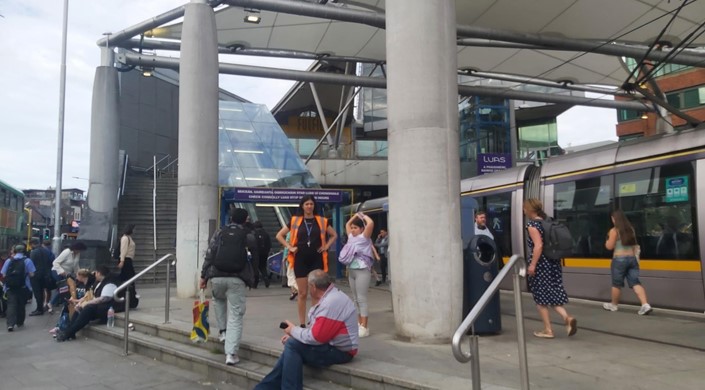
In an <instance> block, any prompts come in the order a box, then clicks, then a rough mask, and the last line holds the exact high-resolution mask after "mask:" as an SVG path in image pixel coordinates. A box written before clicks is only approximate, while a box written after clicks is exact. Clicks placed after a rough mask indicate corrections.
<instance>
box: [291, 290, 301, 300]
mask: <svg viewBox="0 0 705 390" xmlns="http://www.w3.org/2000/svg"><path fill="white" fill-rule="evenodd" d="M298 296H299V292H298V291H294V292H293V293H291V295H290V296H289V300H290V301H293V300H294V299H296V297H298Z"/></svg>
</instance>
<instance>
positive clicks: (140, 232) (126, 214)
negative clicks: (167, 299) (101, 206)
mask: <svg viewBox="0 0 705 390" xmlns="http://www.w3.org/2000/svg"><path fill="white" fill-rule="evenodd" d="M177 184H178V181H177V178H175V177H161V178H158V179H157V213H156V214H157V255H156V258H155V257H154V235H153V228H152V227H153V222H152V191H153V189H154V180H152V178H151V177H148V176H143V175H141V174H132V175H130V174H128V176H127V178H126V179H125V193H124V194H123V196H122V197H121V198H120V204H119V206H118V229H119V230H118V231H119V235H121V234H122V230H124V229H125V226H127V225H129V224H135V232H134V234H133V235H132V239H133V240H134V241H135V245H136V251H135V258H134V259H133V262H134V266H135V272H140V271H142V270H143V269H145V268H147V267H148V266H149V265H150V264H152V263H153V262H154V261H155V260H156V259H158V258H160V257H162V256H164V255H166V254H167V253H176V252H175V251H176V206H177V205H176V199H177V192H178V191H177ZM171 277H172V281H173V280H175V277H176V276H175V275H174V274H172V276H171ZM165 281H166V267H156V268H155V269H154V272H153V274H152V275H145V276H144V277H142V278H141V279H140V283H164V282H165Z"/></svg>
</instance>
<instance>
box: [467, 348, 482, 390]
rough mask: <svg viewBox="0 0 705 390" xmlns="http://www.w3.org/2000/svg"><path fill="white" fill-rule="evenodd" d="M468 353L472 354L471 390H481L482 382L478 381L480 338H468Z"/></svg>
mask: <svg viewBox="0 0 705 390" xmlns="http://www.w3.org/2000/svg"><path fill="white" fill-rule="evenodd" d="M470 353H472V360H471V361H470V372H471V375H472V388H473V390H481V389H482V381H481V380H480V337H479V336H478V335H476V334H473V335H472V336H470Z"/></svg>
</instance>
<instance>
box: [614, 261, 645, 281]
mask: <svg viewBox="0 0 705 390" xmlns="http://www.w3.org/2000/svg"><path fill="white" fill-rule="evenodd" d="M610 268H611V271H612V287H617V288H622V287H624V279H625V278H626V279H627V284H628V285H629V288H633V287H634V286H636V285H637V284H641V282H640V281H639V262H638V261H637V260H636V257H635V256H617V257H615V258H613V259H612V264H611V267H610Z"/></svg>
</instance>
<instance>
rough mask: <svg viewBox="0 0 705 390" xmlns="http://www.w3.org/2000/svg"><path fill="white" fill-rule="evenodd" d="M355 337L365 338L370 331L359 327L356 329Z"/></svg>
mask: <svg viewBox="0 0 705 390" xmlns="http://www.w3.org/2000/svg"><path fill="white" fill-rule="evenodd" d="M357 335H358V336H359V337H367V336H369V335H370V330H369V329H368V328H365V327H364V326H362V325H360V326H359V327H358V328H357Z"/></svg>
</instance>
